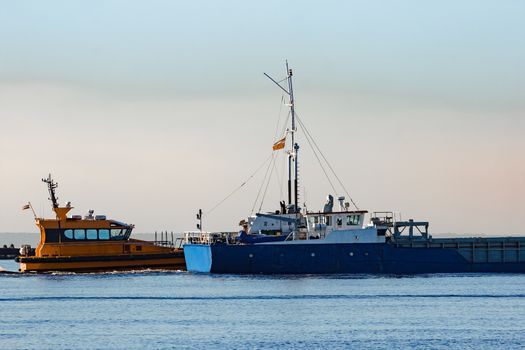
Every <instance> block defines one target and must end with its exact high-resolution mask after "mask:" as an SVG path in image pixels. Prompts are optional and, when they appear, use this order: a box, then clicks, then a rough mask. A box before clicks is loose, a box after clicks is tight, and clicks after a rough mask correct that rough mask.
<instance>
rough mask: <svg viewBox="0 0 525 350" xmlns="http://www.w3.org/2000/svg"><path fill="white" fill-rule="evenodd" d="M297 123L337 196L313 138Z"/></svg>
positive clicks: (302, 125) (300, 123)
mask: <svg viewBox="0 0 525 350" xmlns="http://www.w3.org/2000/svg"><path fill="white" fill-rule="evenodd" d="M296 116H297V115H296ZM297 121H298V122H299V126H300V127H301V129H302V130H303V132H304V134H305V136H306V141H308V145H310V148H311V149H312V153H313V154H314V156H315V158H316V159H317V162H319V166H320V167H321V170H322V171H323V173H324V175H325V176H326V179H327V180H328V183H330V186H331V187H332V190H333V191H334V193H335V195H336V196H337V190H336V189H335V186H334V184H333V183H332V180H330V176H328V173H327V172H326V169H325V168H324V166H323V162H322V161H321V159H320V158H319V156H318V155H317V152H316V151H315V148H314V146H313V145H312V141H313V140H310V138H311V136H309V134H308V133H307V132H306V128H305V127H304V124H303V123H302V122H301V121H300V119H299V118H297Z"/></svg>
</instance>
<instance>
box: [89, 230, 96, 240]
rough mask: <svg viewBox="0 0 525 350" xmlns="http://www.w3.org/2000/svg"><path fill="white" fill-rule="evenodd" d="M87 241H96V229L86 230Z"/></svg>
mask: <svg viewBox="0 0 525 350" xmlns="http://www.w3.org/2000/svg"><path fill="white" fill-rule="evenodd" d="M87 239H92V240H93V239H97V230H96V229H88V230H87Z"/></svg>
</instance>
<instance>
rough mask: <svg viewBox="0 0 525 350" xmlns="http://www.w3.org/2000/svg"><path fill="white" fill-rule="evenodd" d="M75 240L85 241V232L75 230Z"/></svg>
mask: <svg viewBox="0 0 525 350" xmlns="http://www.w3.org/2000/svg"><path fill="white" fill-rule="evenodd" d="M75 239H86V231H85V230H82V229H76V230H75Z"/></svg>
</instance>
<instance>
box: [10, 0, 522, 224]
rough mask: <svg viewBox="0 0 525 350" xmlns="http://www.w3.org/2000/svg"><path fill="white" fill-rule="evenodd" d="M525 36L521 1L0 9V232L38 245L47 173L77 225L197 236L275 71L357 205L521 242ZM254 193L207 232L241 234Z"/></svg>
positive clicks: (316, 199)
mask: <svg viewBox="0 0 525 350" xmlns="http://www.w3.org/2000/svg"><path fill="white" fill-rule="evenodd" d="M524 23H525V2H523V1H495V0H494V1H397V0H395V1H323V2H312V1H289V2H283V1H260V2H257V3H247V2H245V1H221V2H216V1H184V2H183V1H90V2H87V1H82V2H81V1H45V2H44V1H16V2H15V1H0V50H1V54H0V122H1V126H2V127H1V128H0V138H1V139H0V153H1V154H0V155H1V158H2V162H1V165H0V167H1V168H0V170H1V172H2V173H3V178H2V182H3V184H2V186H3V187H1V191H2V196H1V197H2V198H0V212H1V213H2V214H1V216H0V231H28V230H33V224H32V222H31V219H30V218H29V217H27V215H22V214H21V213H19V207H20V204H23V203H24V202H25V201H27V200H32V201H33V202H35V203H40V202H42V204H39V205H40V206H42V205H44V206H45V207H46V208H47V203H46V202H45V199H46V198H47V197H46V194H45V191H44V189H43V186H42V185H41V184H40V183H38V180H39V178H40V177H42V176H44V175H45V174H46V173H47V172H49V171H51V172H53V173H55V174H56V176H57V178H58V180H59V181H60V182H61V185H63V186H62V187H61V188H60V191H64V192H65V193H64V194H63V195H61V198H64V199H66V197H67V199H68V200H71V201H73V202H74V204H75V203H76V204H77V205H78V207H79V208H81V211H85V210H87V209H88V208H91V207H95V209H96V208H102V209H101V210H104V211H105V212H106V213H107V214H108V215H110V216H113V217H116V218H121V219H123V220H127V221H130V222H134V223H136V224H137V229H138V230H139V231H152V230H160V229H173V230H177V231H182V230H186V229H191V228H193V225H194V222H193V221H194V220H193V218H194V215H193V214H194V213H193V212H194V211H195V209H196V208H198V207H203V208H209V207H211V206H212V205H213V204H215V203H216V202H217V201H218V200H220V199H221V198H222V197H224V196H225V195H226V194H227V193H228V192H229V191H230V190H231V189H232V188H234V187H235V186H237V185H238V184H239V183H240V182H242V180H244V179H245V177H246V176H247V175H249V173H250V172H251V171H252V170H253V169H254V168H256V167H257V165H258V164H260V162H261V161H262V160H263V159H264V158H265V157H266V156H267V155H268V152H269V148H268V147H269V146H268V145H271V143H272V141H273V139H272V137H273V131H274V129H275V122H276V119H277V112H278V110H279V101H280V92H279V90H277V89H275V87H274V86H272V84H271V82H269V81H268V80H267V79H265V78H264V77H263V75H262V72H263V71H266V72H268V73H270V74H271V75H274V76H276V77H281V76H282V75H283V72H284V69H283V64H284V60H285V59H288V60H289V61H290V63H291V65H292V67H293V68H294V70H295V72H296V76H295V86H296V95H297V104H298V106H297V107H298V110H299V111H300V113H301V115H302V116H303V119H304V120H305V122H306V123H307V125H309V126H310V127H311V128H312V129H313V130H314V134H315V135H317V139H318V140H319V141H320V144H321V145H322V146H323V150H324V151H325V152H326V153H327V154H329V158H330V159H332V163H333V164H334V166H335V168H336V169H340V174H339V175H340V176H341V177H342V178H343V180H344V181H345V183H347V187H348V188H349V189H351V191H352V194H353V195H354V197H356V200H357V201H358V202H360V203H362V206H364V207H366V208H367V209H370V210H374V209H378V210H379V209H380V210H384V209H394V210H400V211H402V212H403V213H404V214H406V215H407V216H417V218H418V219H428V220H430V221H431V222H432V224H431V225H432V226H431V228H434V230H437V231H438V232H457V231H460V232H471V233H477V232H481V231H483V232H487V233H491V232H494V233H499V234H501V233H505V232H511V233H518V232H519V231H520V232H521V233H525V232H522V231H523V230H522V228H521V220H518V219H517V218H520V217H522V216H523V212H525V205H524V204H523V201H522V198H523V197H524V196H525V184H524V182H525V165H524V164H523V163H524V162H523V159H525V156H524V153H525V141H523V140H524V139H525V138H524V137H523V134H524V132H525V121H524V119H525V117H524V116H525V99H524V96H525V63H524V62H525V24H524ZM303 146H304V147H303V150H304V152H305V154H304V157H305V163H306V164H304V166H303V174H304V177H303V182H302V184H303V185H304V186H305V187H306V190H307V194H309V195H308V197H309V198H308V200H309V202H311V204H310V205H311V206H313V207H321V206H322V202H323V200H324V196H325V195H326V194H327V192H328V191H329V188H328V187H327V186H326V185H327V184H326V183H323V180H322V177H323V175H322V173H321V172H318V173H316V172H315V171H316V167H315V160H314V159H313V158H308V154H307V151H308V148H307V146H306V145H303ZM386 156H388V157H386ZM385 157H386V158H388V159H385ZM349 159H353V160H352V161H349ZM378 159H380V161H378ZM415 160H417V161H418V162H419V165H418V166H417V168H416V169H415V168H410V169H409V167H407V164H409V163H410V162H413V161H415ZM308 161H313V162H314V164H311V165H309V164H308ZM97 169H104V171H102V172H101V171H100V170H97ZM310 170H311V171H310ZM341 173H342V174H341ZM6 183H9V185H7V184H6ZM145 184H147V185H145ZM258 185H259V183H258V182H257V181H256V183H255V184H254V185H253V186H252V187H250V188H248V189H247V190H246V192H245V193H244V194H243V193H240V194H238V195H237V196H236V197H234V198H233V199H232V202H230V203H227V204H226V207H225V208H224V209H223V210H222V209H221V210H222V211H221V210H218V212H217V213H216V214H215V216H214V217H210V218H209V225H210V226H212V227H209V228H211V229H236V226H235V224H236V223H237V222H238V221H239V220H238V219H240V218H242V217H243V216H245V215H247V214H249V209H251V207H252V203H253V196H254V194H255V193H256V192H257V189H258ZM97 191H100V192H101V193H100V192H97ZM73 197H74V198H73ZM270 198H271V200H272V201H273V202H275V203H277V201H278V199H279V198H278V193H277V192H275V193H274V194H273V197H272V196H270ZM39 201H40V202H39ZM152 203H155V209H154V210H152V209H151V207H150V206H151V205H152ZM248 207H249V209H246V208H248ZM445 208H446V209H445ZM266 209H268V210H272V209H275V208H274V206H273V205H270V204H269V205H268V207H267V208H266ZM46 210H47V209H46ZM480 216H481V217H483V219H479V217H480Z"/></svg>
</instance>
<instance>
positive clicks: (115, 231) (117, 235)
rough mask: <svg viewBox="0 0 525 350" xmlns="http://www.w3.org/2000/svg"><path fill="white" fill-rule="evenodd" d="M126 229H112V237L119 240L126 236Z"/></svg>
mask: <svg viewBox="0 0 525 350" xmlns="http://www.w3.org/2000/svg"><path fill="white" fill-rule="evenodd" d="M124 233H125V230H122V229H120V228H112V229H111V239H114V240H119V239H122V238H124Z"/></svg>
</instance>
